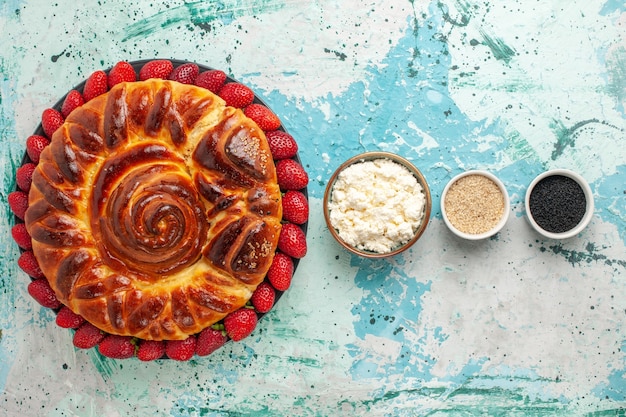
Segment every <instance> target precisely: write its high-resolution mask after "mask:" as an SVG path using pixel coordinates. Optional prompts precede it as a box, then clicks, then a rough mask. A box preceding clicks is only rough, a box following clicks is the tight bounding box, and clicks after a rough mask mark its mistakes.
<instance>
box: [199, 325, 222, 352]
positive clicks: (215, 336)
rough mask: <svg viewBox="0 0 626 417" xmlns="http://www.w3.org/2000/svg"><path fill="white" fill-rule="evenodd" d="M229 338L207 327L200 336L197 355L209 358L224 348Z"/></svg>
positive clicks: (219, 331)
mask: <svg viewBox="0 0 626 417" xmlns="http://www.w3.org/2000/svg"><path fill="white" fill-rule="evenodd" d="M227 340H228V338H227V337H226V335H225V334H224V332H223V331H221V330H217V329H214V328H212V327H207V328H206V329H204V330H202V331H201V332H200V334H199V335H198V340H197V343H196V355H198V356H207V355H210V354H211V353H213V352H215V351H216V350H217V349H219V348H220V347H222V346H223V345H224V343H226V341H227Z"/></svg>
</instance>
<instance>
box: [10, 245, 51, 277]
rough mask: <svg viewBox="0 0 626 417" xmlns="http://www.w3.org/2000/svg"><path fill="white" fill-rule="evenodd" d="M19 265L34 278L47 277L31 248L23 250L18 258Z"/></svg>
mask: <svg viewBox="0 0 626 417" xmlns="http://www.w3.org/2000/svg"><path fill="white" fill-rule="evenodd" d="M17 266H19V267H20V268H21V269H22V271H24V272H26V273H27V274H28V275H29V276H31V277H33V278H45V277H44V275H43V272H41V268H39V262H37V259H36V258H35V254H34V253H33V251H31V250H27V251H25V252H22V254H21V255H20V257H19V258H18V259H17Z"/></svg>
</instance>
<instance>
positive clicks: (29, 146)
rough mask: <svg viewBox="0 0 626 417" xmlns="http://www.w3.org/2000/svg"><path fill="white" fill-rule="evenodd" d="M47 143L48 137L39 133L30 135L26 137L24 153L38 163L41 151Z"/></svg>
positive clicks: (48, 143)
mask: <svg viewBox="0 0 626 417" xmlns="http://www.w3.org/2000/svg"><path fill="white" fill-rule="evenodd" d="M48 145H50V141H49V140H48V138H46V137H44V136H41V135H30V136H29V137H27V138H26V153H27V154H28V157H29V158H30V160H31V161H33V163H34V164H38V163H39V156H40V155H41V151H43V150H44V149H45V148H46V146H48Z"/></svg>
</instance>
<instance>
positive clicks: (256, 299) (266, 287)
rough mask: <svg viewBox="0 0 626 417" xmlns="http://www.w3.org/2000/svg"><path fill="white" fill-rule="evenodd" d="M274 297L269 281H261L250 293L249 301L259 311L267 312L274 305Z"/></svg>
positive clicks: (274, 293)
mask: <svg viewBox="0 0 626 417" xmlns="http://www.w3.org/2000/svg"><path fill="white" fill-rule="evenodd" d="M275 298H276V291H274V288H273V287H272V286H271V285H270V284H269V283H267V282H262V283H261V284H259V286H258V287H256V290H254V292H253V293H252V297H251V298H250V302H252V305H253V306H254V308H255V309H256V311H258V312H259V313H267V312H268V311H270V310H271V309H272V307H274V299H275Z"/></svg>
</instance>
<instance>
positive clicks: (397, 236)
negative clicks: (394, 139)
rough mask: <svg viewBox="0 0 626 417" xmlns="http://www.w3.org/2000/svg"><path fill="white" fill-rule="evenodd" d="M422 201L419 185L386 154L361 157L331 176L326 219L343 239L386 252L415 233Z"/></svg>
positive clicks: (364, 247)
mask: <svg viewBox="0 0 626 417" xmlns="http://www.w3.org/2000/svg"><path fill="white" fill-rule="evenodd" d="M424 203H425V196H424V190H423V188H422V186H421V185H420V184H419V183H418V182H417V179H416V178H415V176H413V174H411V172H410V171H409V170H408V169H407V168H406V167H404V166H402V165H400V164H399V163H397V162H394V161H392V160H390V159H386V158H382V159H375V160H371V161H363V162H359V163H356V164H353V165H350V166H349V167H347V168H346V169H344V170H343V171H342V172H340V173H339V175H338V176H337V180H336V181H335V184H334V185H333V188H332V192H331V198H330V202H329V219H330V222H331V224H332V226H333V227H334V228H335V230H337V234H338V235H339V236H340V237H341V239H343V240H344V241H345V242H346V243H347V244H349V245H351V246H353V247H355V248H357V249H359V250H367V251H371V252H377V253H388V252H391V251H392V250H394V249H396V248H397V247H398V246H400V245H402V244H404V243H406V242H408V241H409V240H410V239H411V238H412V237H413V236H414V235H415V231H416V230H417V228H418V227H419V225H420V223H421V222H422V217H423V215H424Z"/></svg>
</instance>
